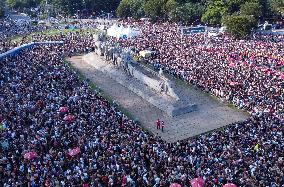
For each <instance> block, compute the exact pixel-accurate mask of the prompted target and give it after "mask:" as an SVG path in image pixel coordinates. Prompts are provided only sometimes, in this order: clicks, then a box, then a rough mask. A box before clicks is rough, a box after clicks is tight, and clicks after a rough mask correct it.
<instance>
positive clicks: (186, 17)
mask: <svg viewBox="0 0 284 187" xmlns="http://www.w3.org/2000/svg"><path fill="white" fill-rule="evenodd" d="M202 13H203V6H202V5H200V4H198V3H185V4H183V5H180V6H177V7H175V8H172V10H171V11H169V14H168V15H169V19H170V20H171V21H176V22H182V23H185V24H188V23H194V22H196V21H200V17H201V15H202Z"/></svg>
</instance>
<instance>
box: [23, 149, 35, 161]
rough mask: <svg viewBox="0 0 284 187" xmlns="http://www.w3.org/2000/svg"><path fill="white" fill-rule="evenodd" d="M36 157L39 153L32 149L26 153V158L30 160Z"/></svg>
mask: <svg viewBox="0 0 284 187" xmlns="http://www.w3.org/2000/svg"><path fill="white" fill-rule="evenodd" d="M36 157H37V153H36V152H34V151H31V152H28V153H26V154H24V158H25V159H28V160H32V159H34V158H36Z"/></svg>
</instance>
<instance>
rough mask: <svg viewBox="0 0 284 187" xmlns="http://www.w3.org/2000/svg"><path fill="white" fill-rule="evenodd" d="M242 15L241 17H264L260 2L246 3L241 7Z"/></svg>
mask: <svg viewBox="0 0 284 187" xmlns="http://www.w3.org/2000/svg"><path fill="white" fill-rule="evenodd" d="M240 13H241V15H248V16H250V15H252V16H254V17H255V18H259V17H261V16H262V7H261V6H260V4H259V3H258V2H245V3H244V4H242V5H241V9H240Z"/></svg>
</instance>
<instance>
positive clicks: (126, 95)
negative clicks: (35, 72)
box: [67, 53, 248, 142]
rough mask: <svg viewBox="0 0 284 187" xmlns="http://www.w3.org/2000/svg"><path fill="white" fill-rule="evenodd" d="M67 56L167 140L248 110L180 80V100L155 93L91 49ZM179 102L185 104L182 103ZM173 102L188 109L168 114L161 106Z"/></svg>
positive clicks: (211, 127)
mask: <svg viewBox="0 0 284 187" xmlns="http://www.w3.org/2000/svg"><path fill="white" fill-rule="evenodd" d="M67 60H68V61H70V63H71V64H72V65H73V66H74V67H75V68H77V69H78V70H79V71H80V72H82V73H83V74H84V75H85V76H86V77H87V78H88V79H90V80H91V81H93V82H94V83H95V84H96V85H98V86H99V87H100V88H101V90H102V91H103V92H104V93H106V94H107V95H109V96H110V97H112V98H113V99H114V100H116V101H117V102H118V104H119V105H121V106H123V107H124V108H125V109H126V110H128V111H129V112H130V113H131V114H132V116H133V117H134V118H135V119H137V120H139V121H140V122H141V124H142V126H143V127H145V128H146V129H147V130H149V131H151V132H152V133H154V134H157V135H159V136H161V138H162V139H164V140H165V141H167V142H175V141H177V140H182V139H186V138H189V137H192V136H195V135H198V134H202V133H205V132H207V131H211V130H214V129H217V128H221V127H223V126H226V125H229V124H232V123H234V122H237V121H242V120H245V119H246V118H247V117H248V114H246V113H244V112H242V111H239V110H237V109H235V108H231V107H229V106H227V104H225V103H221V102H220V101H219V100H217V99H215V98H213V97H211V96H209V95H208V94H207V93H203V92H202V91H200V90H196V89H194V88H192V87H190V86H188V85H185V84H182V83H176V84H175V85H174V86H176V87H175V88H174V89H175V90H176V93H177V94H178V96H179V97H180V101H179V102H181V103H178V102H177V101H176V100H174V99H173V98H171V97H169V96H167V95H162V96H161V95H160V96H159V95H157V94H156V93H153V90H151V89H149V88H147V86H146V85H143V84H142V83H141V82H140V81H138V80H137V79H135V78H133V77H131V76H129V75H125V73H124V72H123V70H120V69H118V68H116V67H114V66H113V65H112V64H111V63H110V62H105V61H104V60H103V59H102V58H101V57H99V56H97V55H95V54H94V53H90V54H87V55H85V56H83V57H82V56H77V57H72V58H71V59H67ZM142 92H143V93H142ZM182 102H184V103H185V104H184V105H182ZM175 103H177V104H180V105H179V107H180V108H182V107H181V106H185V107H186V106H189V108H190V109H189V111H187V112H186V113H181V114H178V115H168V113H167V111H165V110H162V109H161V108H163V107H169V106H172V107H176V106H175ZM179 107H176V108H179ZM157 118H159V119H161V120H163V121H164V122H165V131H164V132H161V131H160V130H157V129H156V126H155V121H156V120H157Z"/></svg>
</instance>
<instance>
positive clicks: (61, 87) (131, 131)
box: [0, 23, 284, 187]
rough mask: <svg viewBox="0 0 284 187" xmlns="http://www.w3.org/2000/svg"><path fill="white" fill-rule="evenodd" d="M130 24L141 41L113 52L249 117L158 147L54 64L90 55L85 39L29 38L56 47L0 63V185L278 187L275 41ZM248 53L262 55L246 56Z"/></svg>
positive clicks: (279, 109)
mask: <svg viewBox="0 0 284 187" xmlns="http://www.w3.org/2000/svg"><path fill="white" fill-rule="evenodd" d="M139 26H140V27H142V28H143V30H142V31H143V35H142V37H139V38H136V39H131V40H121V41H119V42H120V43H121V45H123V46H125V47H132V48H133V49H134V50H135V51H139V50H143V49H151V50H154V51H156V54H155V55H154V56H153V57H152V58H151V59H149V61H150V62H151V63H153V65H154V66H155V67H159V66H162V67H163V68H165V69H166V70H167V71H168V72H169V73H172V74H174V75H176V76H179V77H180V78H183V79H185V80H187V81H189V82H190V83H192V84H195V85H197V86H199V87H201V88H203V89H204V90H207V91H210V92H211V93H212V94H214V95H217V96H219V97H222V98H224V99H227V100H230V101H233V102H234V103H235V104H236V105H238V106H239V107H240V108H243V109H247V110H249V111H251V113H252V115H251V117H250V118H249V119H247V120H246V121H244V122H239V123H236V124H233V125H230V126H228V127H226V128H224V129H223V130H217V131H214V132H211V133H208V134H204V135H200V136H198V137H195V138H192V139H188V140H184V141H178V142H176V143H167V142H164V141H162V140H161V139H159V138H158V137H154V136H153V135H151V134H148V133H147V132H145V131H143V130H142V129H141V127H140V126H138V125H137V124H136V123H135V122H133V121H132V120H131V119H129V118H128V117H127V116H125V115H124V114H123V113H121V112H120V111H119V110H118V109H117V108H116V107H115V106H114V105H112V104H111V103H109V102H108V101H107V100H106V99H104V98H103V97H102V96H101V95H100V93H98V92H96V91H93V90H91V88H90V86H89V85H88V82H87V81H84V80H80V79H79V78H78V77H77V76H76V73H75V72H74V70H72V69H71V68H70V67H69V66H68V64H67V63H65V62H64V57H66V56H72V55H74V54H77V53H86V52H89V51H92V50H94V48H95V47H94V42H93V40H92V38H93V37H92V35H91V33H86V32H72V33H65V34H64V33H62V34H58V35H54V36H43V35H41V34H35V35H33V40H34V41H50V40H57V41H58V40H60V41H64V42H65V43H64V44H63V45H43V46H42V45H38V46H34V47H32V48H30V49H24V50H21V51H20V52H19V54H17V55H15V56H12V57H7V58H5V59H2V60H1V59H0V86H1V90H0V108H1V110H0V130H1V138H0V142H1V147H0V148H1V149H0V186H4V187H8V186H11V187H12V186H56V187H57V186H84V187H87V186H95V187H96V186H98V187H100V186H102V187H104V186H131V187H133V186H137V187H139V186H149V187H150V186H151V187H152V186H154V187H158V186H159V187H164V186H165V187H168V186H169V185H170V184H171V183H173V182H177V183H179V184H181V185H182V186H184V187H187V186H190V180H191V179H193V178H195V177H201V178H203V179H204V180H205V185H206V186H216V187H217V186H222V185H224V184H226V183H227V182H233V183H234V184H236V185H237V186H246V187H250V186H252V187H262V186H269V187H278V186H281V185H283V184H284V175H283V169H281V168H284V162H283V155H284V153H283V150H284V149H283V148H284V142H283V132H284V126H283V125H284V124H283V80H282V79H280V78H279V76H277V75H276V73H277V72H279V71H281V68H282V67H281V66H282V65H281V64H280V65H279V64H278V62H279V60H278V59H276V58H275V57H273V56H277V55H278V56H280V55H281V53H282V50H283V49H282V48H280V47H281V45H282V44H281V43H280V42H279V43H277V42H276V43H275V42H272V41H271V40H269V41H265V40H266V39H262V40H261V41H262V42H264V43H263V44H261V45H260V44H257V41H255V40H253V41H245V42H240V41H236V40H233V39H231V38H228V37H226V36H222V37H221V38H215V39H208V40H206V41H204V40H205V39H204V37H202V36H198V35H196V36H194V37H190V36H188V37H181V36H180V35H179V34H178V33H177V32H176V29H177V28H175V27H172V25H169V24H164V25H162V24H160V25H149V24H145V23H144V24H143V25H142V24H140V25H139ZM143 38H144V39H143ZM205 42H207V44H206V45H202V46H201V45H200V44H205ZM15 45H16V44H15ZM208 46H210V47H208ZM265 46H268V47H265ZM6 47H8V46H6ZM271 47H273V49H274V50H271ZM269 48H270V50H271V51H270V50H269ZM244 50H245V52H246V53H245V52H243V51H244ZM256 51H260V53H263V54H265V55H270V56H268V57H264V56H260V55H256V54H255V55H253V53H256ZM270 53H271V54H270ZM252 56H253V57H254V58H251V57H252ZM247 59H250V60H247ZM242 62H247V63H248V65H246V63H242ZM231 63H234V66H232V65H231V66H229V65H228V64H231ZM256 67H267V68H269V69H271V71H272V72H271V73H269V74H268V73H263V71H261V70H260V71H258V70H257V69H256ZM230 82H237V84H230Z"/></svg>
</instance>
